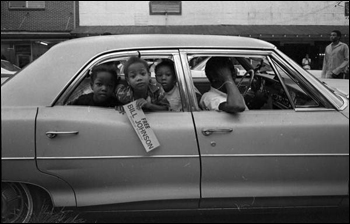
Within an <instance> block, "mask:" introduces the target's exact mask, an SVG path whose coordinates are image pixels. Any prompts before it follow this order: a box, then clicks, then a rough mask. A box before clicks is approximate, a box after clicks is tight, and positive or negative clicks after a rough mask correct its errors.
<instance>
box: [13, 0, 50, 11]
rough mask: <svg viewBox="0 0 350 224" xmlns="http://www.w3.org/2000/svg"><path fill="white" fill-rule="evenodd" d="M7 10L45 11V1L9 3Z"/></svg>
mask: <svg viewBox="0 0 350 224" xmlns="http://www.w3.org/2000/svg"><path fill="white" fill-rule="evenodd" d="M9 9H45V1H9Z"/></svg>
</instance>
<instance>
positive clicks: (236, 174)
mask: <svg viewBox="0 0 350 224" xmlns="http://www.w3.org/2000/svg"><path fill="white" fill-rule="evenodd" d="M193 116H194V120H195V123H196V128H197V133H198V142H199V147H200V150H201V158H202V197H203V198H215V197H222V198H230V197H231V198H235V199H236V200H237V198H240V197H249V196H254V197H256V201H258V200H259V199H258V198H260V197H261V198H263V197H274V196H276V197H291V196H295V195H299V196H323V195H330V194H333V195H343V194H347V192H348V177H349V167H348V166H349V165H348V163H347V162H346V161H347V160H348V159H349V157H348V156H349V137H348V135H349V129H348V120H347V119H346V118H345V117H344V116H342V115H341V114H340V113H339V112H338V111H326V112H317V113H310V112H295V111H293V110H282V111H279V110H277V111H266V112H263V111H259V113H257V112H256V111H246V112H244V113H241V114H237V115H232V114H228V113H224V112H215V111H211V112H206V113H203V112H196V113H194V115H193ZM209 117H210V119H208V118H209ZM320 120H322V123H320V122H319V121H320ZM305 121H307V124H306V123H305ZM325 126H326V127H327V128H323V127H325ZM229 128H232V129H233V131H232V132H231V133H220V132H218V133H215V132H214V133H213V134H211V135H210V136H205V135H203V134H202V130H203V129H229ZM334 132H337V133H338V134H337V138H320V136H327V135H332V133H334ZM225 139H231V140H230V141H227V140H225ZM338 142H343V143H345V144H344V145H341V146H339V147H337V145H338ZM330 151H332V152H331V153H330ZM292 170H293V171H292ZM315 184H317V185H319V186H318V187H317V188H315ZM338 202H339V201H338Z"/></svg>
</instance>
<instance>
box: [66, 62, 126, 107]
mask: <svg viewBox="0 0 350 224" xmlns="http://www.w3.org/2000/svg"><path fill="white" fill-rule="evenodd" d="M117 84H118V76H117V73H116V71H115V70H114V69H113V68H112V67H111V66H108V65H105V64H102V65H98V66H96V67H94V68H93V69H92V71H91V82H90V85H91V89H92V90H93V92H92V93H89V94H84V95H81V96H80V97H79V98H78V99H76V100H74V101H73V102H71V103H69V105H84V106H99V107H115V106H119V105H121V103H120V102H119V101H118V99H117V98H116V97H115V92H114V90H115V88H116V86H117Z"/></svg>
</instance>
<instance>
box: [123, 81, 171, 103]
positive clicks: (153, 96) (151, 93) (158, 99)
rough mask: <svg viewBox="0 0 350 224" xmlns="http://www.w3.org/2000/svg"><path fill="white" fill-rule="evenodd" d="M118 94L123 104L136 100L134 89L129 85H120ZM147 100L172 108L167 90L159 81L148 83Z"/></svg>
mask: <svg viewBox="0 0 350 224" xmlns="http://www.w3.org/2000/svg"><path fill="white" fill-rule="evenodd" d="M116 96H117V99H118V100H119V101H120V102H121V103H122V104H128V103H131V102H132V101H134V100H136V99H134V91H133V89H132V88H131V86H129V85H126V86H125V85H123V84H120V85H118V86H117V94H116ZM146 100H147V101H148V102H150V103H152V104H155V105H161V106H166V107H167V108H168V109H169V108H170V104H169V101H168V100H167V99H166V97H165V91H164V89H163V88H162V86H161V85H160V84H158V83H150V84H149V85H148V91H147V99H146Z"/></svg>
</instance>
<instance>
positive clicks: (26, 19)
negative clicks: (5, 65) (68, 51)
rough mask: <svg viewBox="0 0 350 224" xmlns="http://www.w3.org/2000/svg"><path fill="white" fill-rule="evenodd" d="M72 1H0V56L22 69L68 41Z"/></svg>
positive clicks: (74, 14) (72, 10) (70, 29)
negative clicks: (49, 50)
mask: <svg viewBox="0 0 350 224" xmlns="http://www.w3.org/2000/svg"><path fill="white" fill-rule="evenodd" d="M75 4H76V2H74V1H1V56H2V57H5V58H6V59H7V60H9V61H11V62H12V63H14V64H16V65H19V66H20V67H24V66H25V65H27V64H28V63H30V62H32V61H33V60H35V59H36V58H38V57H39V56H40V55H42V54H43V53H45V52H46V51H47V50H48V49H49V48H50V47H51V46H52V45H54V44H57V43H59V42H61V41H64V40H67V39H70V38H71V33H70V32H71V31H72V30H74V29H75V22H76V21H75V19H76V11H75V10H76V7H75Z"/></svg>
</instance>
